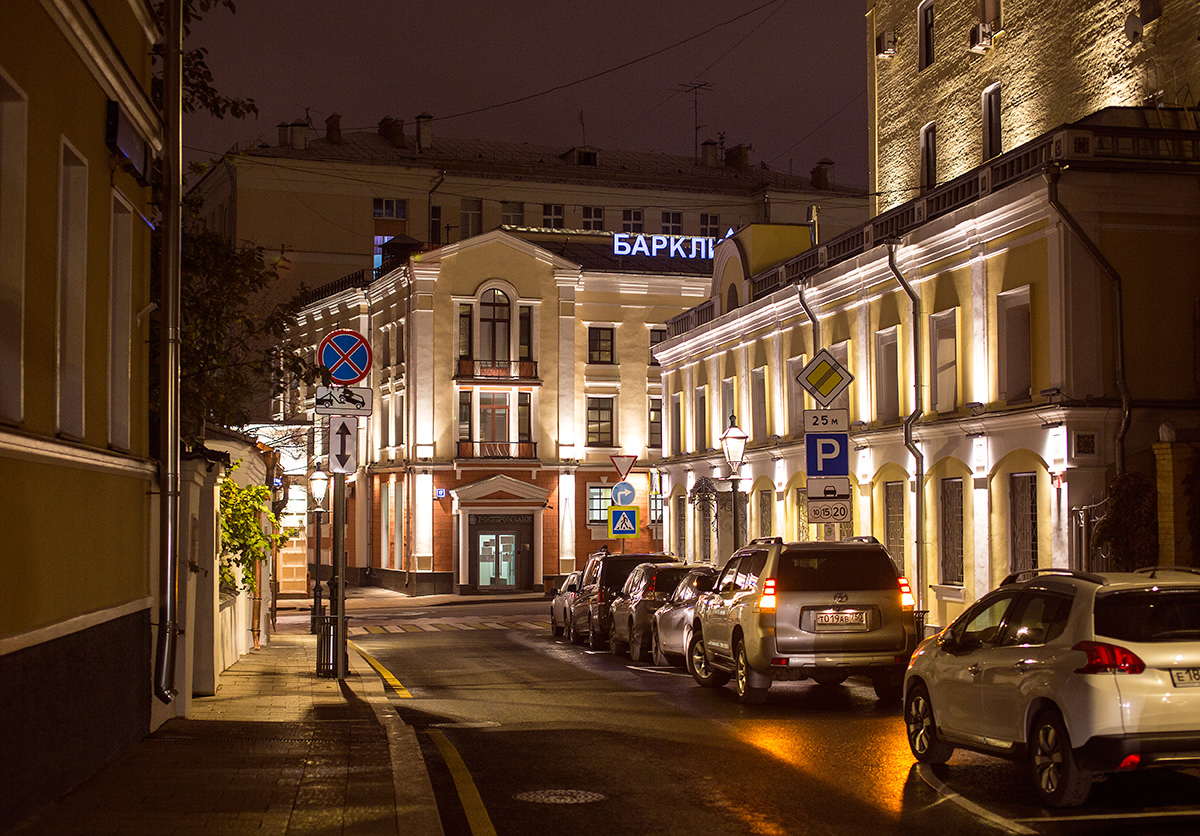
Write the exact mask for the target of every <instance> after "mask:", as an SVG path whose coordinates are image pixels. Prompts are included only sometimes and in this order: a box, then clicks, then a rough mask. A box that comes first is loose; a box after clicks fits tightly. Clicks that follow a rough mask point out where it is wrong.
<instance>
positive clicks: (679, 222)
mask: <svg viewBox="0 0 1200 836" xmlns="http://www.w3.org/2000/svg"><path fill="white" fill-rule="evenodd" d="M662 231H663V235H683V213H682V212H663V213H662Z"/></svg>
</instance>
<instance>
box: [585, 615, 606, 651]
mask: <svg viewBox="0 0 1200 836" xmlns="http://www.w3.org/2000/svg"><path fill="white" fill-rule="evenodd" d="M597 626H598V625H597V624H596V622H595V620H594V619H591V618H589V619H588V647H590V648H591V649H592V650H607V649H608V648H607V647H606V646H605V644H604V636H602V635H600V631H599V630H597V629H596V628H597Z"/></svg>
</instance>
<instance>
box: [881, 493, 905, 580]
mask: <svg viewBox="0 0 1200 836" xmlns="http://www.w3.org/2000/svg"><path fill="white" fill-rule="evenodd" d="M883 515H884V517H885V523H884V525H885V528H884V534H883V539H884V544H883V545H884V548H886V549H887V550H888V554H890V555H891V556H892V562H893V563H895V564H896V568H897V569H898V570H899V571H900V572H901V573H902V574H903V572H904V483H903V482H884V483H883Z"/></svg>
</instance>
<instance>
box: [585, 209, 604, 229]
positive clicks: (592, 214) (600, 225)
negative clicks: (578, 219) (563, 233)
mask: <svg viewBox="0 0 1200 836" xmlns="http://www.w3.org/2000/svg"><path fill="white" fill-rule="evenodd" d="M583 228H584V229H604V207H603V206H585V207H583Z"/></svg>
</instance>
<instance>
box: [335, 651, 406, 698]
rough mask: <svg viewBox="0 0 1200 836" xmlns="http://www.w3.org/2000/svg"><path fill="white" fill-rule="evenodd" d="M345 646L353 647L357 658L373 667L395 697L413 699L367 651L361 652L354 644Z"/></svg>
mask: <svg viewBox="0 0 1200 836" xmlns="http://www.w3.org/2000/svg"><path fill="white" fill-rule="evenodd" d="M347 644H349V645H350V646H351V647H353V648H354V649H355V651H357V652H358V655H359V656H361V657H363V658H364V659H366V660H367V664H369V665H370V666H371V667H373V668H374V669H375V670H376V672H377V673H378V674H379V675H380V676H382V677H383V681H384V682H386V683H387V684H388V685H391V686H392V690H394V691H395V692H396V696H398V697H400V698H401V699H405V700H411V699H412V698H413V695H412V694H410V693H408V689H407V688H405V687H404V686H403V685H401V684H400V680H399V679H396V677H395V676H394V675H393V674H392V672H391V671H389V670H388V669H387V668H385V667H384V666H383V665H381V664H379V662H378V661H377V660H376V659H375V657H374V656H372V655H371V654H370V653H367V651H365V650H363V649H362V648H361V647H359V646H358V645H357V644H355V643H354V642H347Z"/></svg>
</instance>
